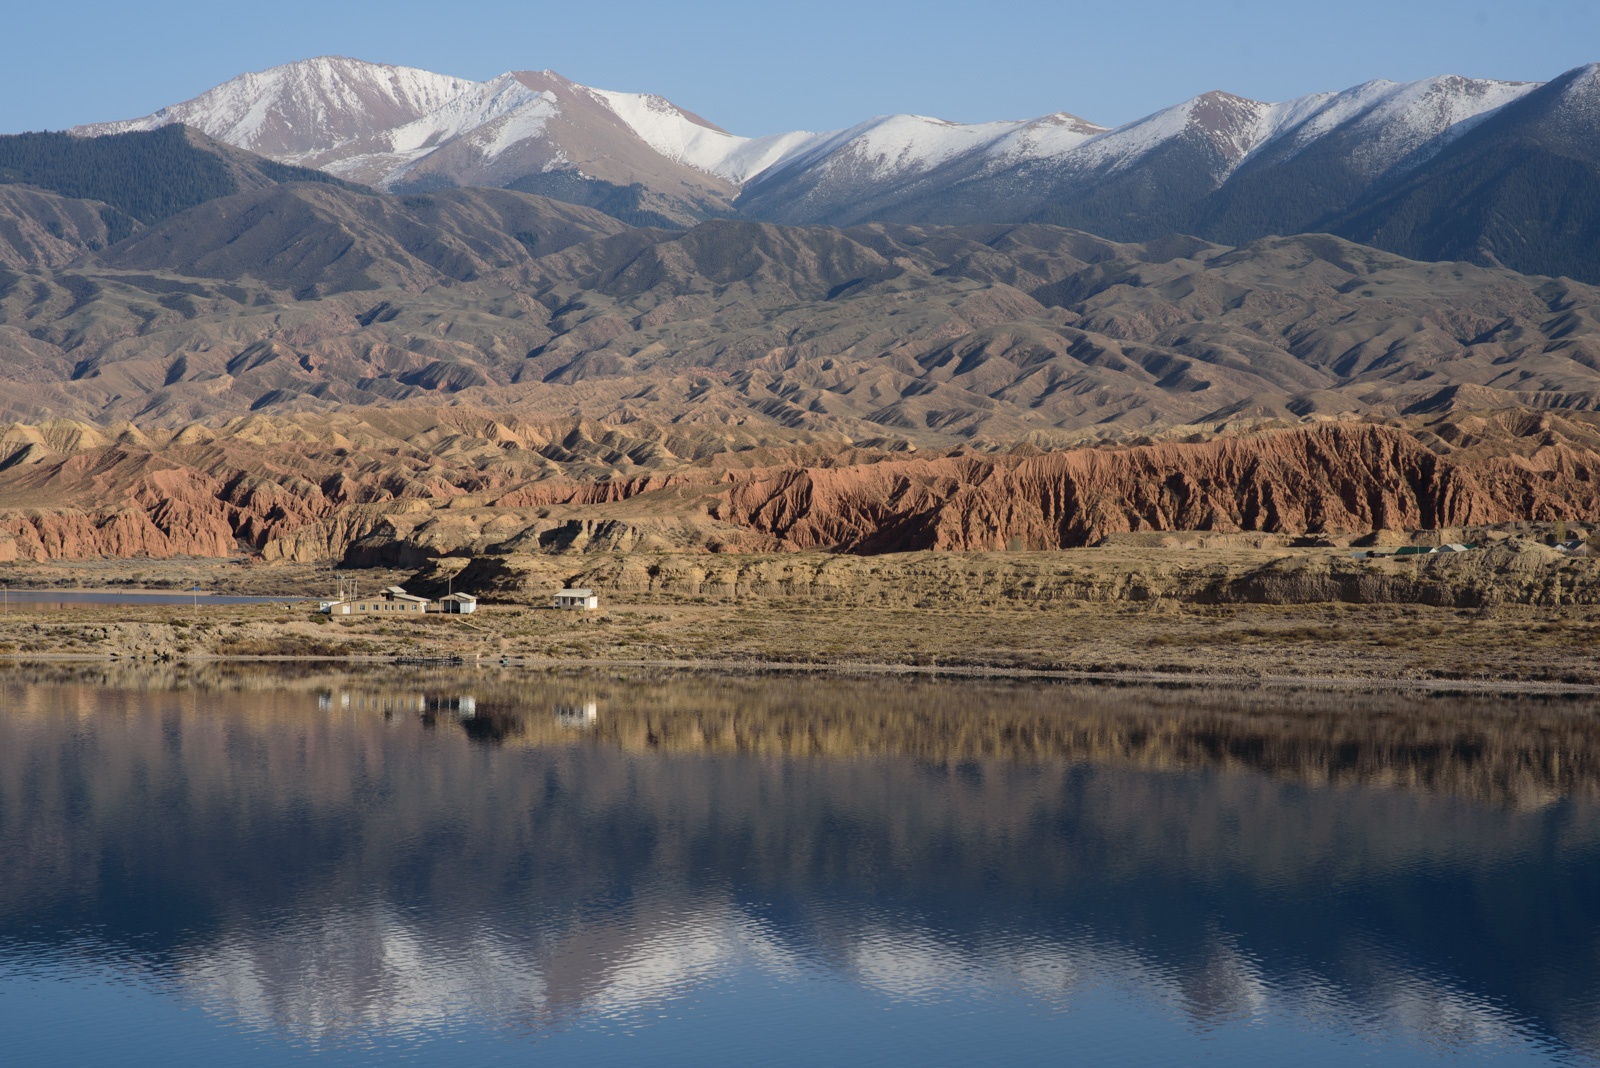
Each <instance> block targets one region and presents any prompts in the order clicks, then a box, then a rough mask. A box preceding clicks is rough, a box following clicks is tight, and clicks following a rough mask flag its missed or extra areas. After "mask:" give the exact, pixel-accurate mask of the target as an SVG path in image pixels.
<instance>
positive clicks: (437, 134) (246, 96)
mask: <svg viewBox="0 0 1600 1068" xmlns="http://www.w3.org/2000/svg"><path fill="white" fill-rule="evenodd" d="M176 123H181V124H183V125H186V126H189V127H191V128H193V129H195V130H197V131H199V132H201V133H203V134H205V135H207V136H209V137H211V138H214V139H216V140H218V141H221V142H223V143H226V144H228V145H232V146H234V147H237V148H241V149H245V150H247V151H250V152H252V153H257V154H259V155H262V156H265V157H267V158H269V159H271V160H274V161H277V162H280V163H283V164H289V165H294V166H301V167H309V168H316V169H319V170H322V171H325V172H327V173H329V174H331V175H335V176H337V177H339V178H342V179H346V180H349V181H352V182H357V183H363V184H367V185H372V186H375V187H379V188H382V189H387V190H391V191H396V192H407V191H410V192H432V191H437V190H439V189H443V188H450V187H475V186H488V187H499V188H506V189H512V190H518V191H522V192H530V193H537V194H541V195H545V196H549V197H552V198H554V199H558V200H563V201H568V202H572V203H576V204H579V205H583V206H587V207H593V208H597V209H599V210H601V211H603V212H605V213H607V214H609V215H612V216H613V217H616V218H618V219H620V220H622V221H625V222H628V223H631V224H635V225H655V226H669V227H686V226H691V225H693V224H695V223H697V222H700V221H704V220H706V219H712V218H719V217H738V218H746V219H752V220H760V221H769V222H780V223H788V224H798V225H805V224H818V223H822V224H830V225H855V224H861V223H871V222H882V223H907V224H917V225H962V224H972V223H1023V222H1045V223H1052V224H1057V225H1063V226H1069V227H1073V228H1077V229H1083V230H1088V231H1091V232H1093V233H1096V234H1098V235H1100V236H1103V237H1107V238H1110V239H1113V240H1118V241H1144V240H1149V239H1152V238H1155V237H1159V236H1161V235H1163V234H1166V233H1171V232H1181V233H1188V234H1193V235H1196V236H1199V237H1202V238H1205V239H1207V240H1212V241H1216V242H1220V243H1226V244H1243V243H1246V242H1248V241H1251V240H1255V239H1257V238H1260V237H1265V236H1271V235H1284V234H1294V233H1306V232H1328V233H1333V234H1336V235H1339V236H1342V237H1346V238H1348V239H1350V240H1354V241H1358V242H1361V243H1363V244H1370V245H1374V246H1376V247H1379V248H1383V249H1386V250H1389V251H1393V252H1398V253H1400V254H1402V255H1405V256H1408V257H1412V258H1416V259H1435V260H1438V259H1466V260H1471V261H1474V262H1478V263H1482V264H1485V265H1491V266H1508V267H1511V268H1513V269H1516V270H1519V271H1523V272H1529V273H1542V274H1555V275H1560V274H1566V275H1569V276H1571V277H1574V278H1579V279H1584V280H1590V281H1600V251H1597V248H1600V243H1597V242H1596V241H1595V240H1594V237H1595V234H1596V233H1597V232H1600V65H1591V66H1587V67H1581V68H1577V69H1575V70H1572V71H1568V72H1566V73H1565V74H1562V75H1561V76H1559V77H1557V78H1555V79H1553V80H1552V81H1550V82H1548V83H1542V84H1541V83H1533V82H1501V81H1489V80H1479V79H1470V78H1463V77H1456V76H1444V77H1437V78H1429V79H1425V80H1422V81H1418V82H1411V83H1403V84H1402V83H1394V82H1385V81H1374V82H1369V83H1366V84H1364V85H1360V86H1356V87H1355V88H1352V89H1348V90H1345V91H1343V92H1336V93H1319V94H1314V95H1311V96H1307V97H1302V98H1299V99H1296V100H1290V101H1286V102H1281V103H1261V102H1258V101H1253V100H1247V99H1244V98H1242V97H1238V96H1234V95H1231V94H1228V93H1224V92H1210V93H1206V94H1204V95H1202V96H1199V97H1196V98H1194V99H1192V100H1188V101H1184V102H1182V103H1179V104H1177V105H1174V106H1173V107H1170V108H1167V109H1164V110H1162V111H1160V112H1157V113H1156V114H1154V115H1150V116H1147V117H1146V118H1143V119H1140V120H1138V121H1135V122H1132V123H1128V124H1126V125H1123V126H1120V127H1117V128H1115V129H1107V128H1105V127H1102V126H1099V125H1096V124H1095V123H1093V122H1089V121H1087V120H1085V119H1081V118H1078V117H1076V116H1074V115H1070V114H1067V113H1065V112H1061V113H1055V114H1051V115H1046V116H1042V117H1039V118H1035V119H1030V120H1020V121H1005V122H992V123H980V124H971V125H964V124H959V123H952V122H946V121H942V120H939V119H933V118H927V117H924V116H917V115H894V116H887V117H879V118H874V119H870V120H868V121H865V122H862V123H859V124H857V125H855V126H853V127H850V128H848V129H844V130H835V131H824V132H811V131H794V132H788V133H780V134H775V135H769V136H764V137H756V138H749V137H741V136H736V135H733V134H731V133H729V132H727V131H725V130H723V129H722V128H720V127H718V126H716V125H715V124H714V123H712V122H710V121H708V120H706V119H704V118H701V117H700V116H698V115H695V114H694V113H692V112H690V111H687V110H685V109H683V108H680V107H678V106H676V105H674V104H672V103H671V102H669V101H667V100H665V99H663V98H661V97H659V96H651V95H644V94H635V93H620V92H613V91H608V90H601V89H592V88H589V87H586V86H582V85H578V84H577V83H574V82H571V81H569V80H567V79H565V78H563V77H561V76H560V75H558V74H556V73H554V72H552V71H537V72H529V71H521V72H512V73H507V74H503V75H501V76H499V77H497V78H493V79H490V80H489V81H486V82H473V81H468V80H464V79H460V78H453V77H448V76H445V75H438V74H432V73H430V72H427V71H421V70H416V69H413V68H406V67H394V66H387V65H382V64H373V63H366V62H362V61H359V60H354V59H346V58H341V57H323V58H319V59H312V60H305V61H302V62H298V63H291V64H288V65H285V66H282V67H277V68H273V69H271V70H268V71H263V72H260V73H254V74H247V75H243V76H241V77H239V78H236V79H234V80H233V81H230V82H227V83H225V84H223V85H220V86H217V87H216V88H214V89H211V90H209V91H207V92H205V93H203V94H201V95H200V96H198V97H195V98H194V99H192V100H189V101H186V102H184V103H180V104H175V105H173V106H170V107H167V108H163V109H162V110H160V111H158V112H156V113H155V114H153V115H149V116H145V117H144V118H140V119H133V120H127V121H121V122H109V123H99V124H94V125H90V126H84V127H80V128H78V129H77V130H75V131H73V132H75V133H77V134H79V135H83V136H93V135H102V134H108V133H126V132H130V131H147V130H153V129H157V128H160V127H162V126H165V125H171V124H176Z"/></svg>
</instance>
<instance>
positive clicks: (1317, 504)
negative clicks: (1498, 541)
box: [716, 424, 1600, 553]
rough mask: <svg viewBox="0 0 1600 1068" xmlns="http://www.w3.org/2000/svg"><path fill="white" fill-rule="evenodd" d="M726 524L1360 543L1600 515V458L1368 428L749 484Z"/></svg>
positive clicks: (851, 536) (835, 531)
mask: <svg viewBox="0 0 1600 1068" xmlns="http://www.w3.org/2000/svg"><path fill="white" fill-rule="evenodd" d="M723 498H724V500H725V502H726V503H725V505H724V506H723V507H721V508H720V509H719V510H718V511H717V513H716V514H717V516H718V518H720V519H722V520H724V521H725V522H729V523H734V524H737V525H741V526H749V527H752V528H754V529H756V530H759V531H762V532H764V533H770V534H772V535H774V536H775V537H777V538H779V539H781V540H782V541H783V542H784V543H785V544H786V545H789V546H792V547H794V548H797V549H816V548H825V549H842V550H845V551H850V552H866V553H871V552H886V551H904V550H908V549H967V550H971V549H988V550H995V549H1006V548H1027V549H1058V548H1069V547H1073V546H1082V545H1092V544H1094V543H1095V542H1097V541H1099V540H1101V539H1103V538H1105V537H1106V536H1107V535H1110V534H1115V533H1122V532H1127V531H1139V530H1214V531H1224V532H1233V531H1246V530H1259V531H1268V532H1279V533H1359V532H1366V531H1372V530H1381V529H1385V528H1398V529H1412V530H1414V529H1419V528H1430V529H1436V528H1439V527H1450V526H1462V525H1466V524H1476V523H1503V522H1508V521H1512V520H1517V519H1556V518H1563V517H1567V516H1577V515H1585V516H1587V515H1592V514H1594V513H1595V512H1596V511H1600V453H1596V452H1594V451H1591V450H1587V449H1583V450H1580V449H1573V448H1570V447H1567V446H1552V447H1550V448H1548V449H1544V450H1541V451H1539V452H1537V453H1536V454H1535V455H1534V456H1533V457H1530V458H1507V457H1495V458H1490V459H1485V460H1480V461H1477V462H1476V463H1474V464H1472V465H1471V466H1462V465H1459V464H1457V463H1455V462H1452V461H1451V460H1450V459H1448V458H1446V457H1443V456H1440V455H1438V454H1436V453H1434V452H1432V451H1430V450H1429V449H1427V448H1425V447H1424V446H1423V445H1422V444H1421V443H1420V442H1419V441H1418V439H1417V438H1416V437H1415V436H1413V435H1411V434H1408V433H1406V432H1404V431H1400V430H1396V429H1392V428H1388V427H1381V426H1372V425H1365V424H1336V425H1330V426H1322V427H1317V428H1314V429H1306V430H1293V431H1282V432H1277V433H1267V434H1257V435H1251V436H1248V437H1239V438H1232V439H1223V440H1218V441H1212V442H1207V443H1203V444H1194V445H1180V444H1159V445H1150V446H1145V447H1141V448H1123V449H1077V450H1072V451H1069V452H1060V453H1050V454H1045V455H1038V456H1028V457H1020V458H1019V457H1016V456H1004V457H987V456H962V457H947V458H942V459H937V460H903V461H886V462H883V463H877V464H871V465H862V466H852V467H844V468H783V469H777V470H768V471H757V472H752V473H751V474H750V475H749V476H748V477H746V478H744V479H742V480H739V481H735V482H733V483H732V484H730V485H729V486H728V488H727V489H726V490H725V492H724V493H723Z"/></svg>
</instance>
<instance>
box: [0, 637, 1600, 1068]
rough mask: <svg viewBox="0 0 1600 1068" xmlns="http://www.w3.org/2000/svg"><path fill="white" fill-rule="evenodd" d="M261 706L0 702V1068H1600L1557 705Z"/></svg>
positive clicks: (1578, 784) (220, 698)
mask: <svg viewBox="0 0 1600 1068" xmlns="http://www.w3.org/2000/svg"><path fill="white" fill-rule="evenodd" d="M63 670H64V669H63ZM219 670H220V669H219ZM257 670H258V671H259V672H261V673H257V674H249V673H244V674H236V675H229V674H227V672H225V671H224V672H222V673H221V674H219V675H216V676H214V677H210V676H207V677H182V676H181V675H174V676H162V677H153V678H136V677H131V676H110V675H107V676H105V677H99V678H82V677H73V676H71V675H69V674H60V673H57V674H50V673H45V672H39V673H32V674H30V673H28V672H15V673H12V674H11V675H10V676H9V677H8V676H0V696H3V697H4V700H5V704H4V709H3V711H0V1035H3V1043H4V1049H5V1051H6V1053H5V1057H6V1060H7V1062H8V1063H18V1064H88V1063H117V1064H122V1065H145V1064H150V1065H158V1064H160V1065H168V1064H202V1063H204V1064H216V1063H224V1064H229V1065H231V1066H248V1065H257V1064H260V1065H267V1064H283V1063H309V1064H327V1065H345V1064H350V1065H358V1064H359V1065H365V1064H376V1063H384V1064H393V1063H402V1064H404V1063H417V1064H442V1065H456V1064H460V1065H469V1064H470V1065H484V1064H501V1063H506V1064H511V1063H515V1064H528V1063H539V1064H567V1063H582V1064H586V1065H587V1064H601V1065H605V1064H640V1063H648V1064H662V1065H678V1064H683V1065H691V1064H692V1065H708V1064H711V1065H715V1064H745V1063H751V1062H759V1063H763V1064H779V1065H783V1064H807V1065H811V1064H818V1063H849V1064H930V1065H942V1064H951V1065H955V1064H973V1063H1011V1064H1060V1063H1084V1064H1156V1063H1163V1064H1164V1063H1197V1062H1212V1063H1219V1064H1257V1063H1259V1064H1267V1063H1273V1064H1280V1063H1294V1064H1309V1065H1315V1064H1328V1065H1334V1064H1338V1065H1344V1064H1351V1063H1363V1064H1375V1065H1390V1064H1394V1065H1399V1064H1429V1063H1438V1062H1443V1061H1451V1062H1456V1061H1465V1062H1470V1063H1477V1062H1484V1063H1488V1062H1492V1063H1495V1064H1504V1065H1515V1064H1549V1063H1565V1064H1588V1063H1595V1061H1596V1059H1597V1058H1596V1053H1597V1049H1600V821H1597V820H1596V818H1595V817H1596V815H1597V807H1596V805H1595V804H1594V802H1593V800H1592V798H1593V796H1595V793H1594V791H1592V790H1591V789H1590V785H1591V784H1590V779H1589V778H1588V777H1586V776H1588V774H1589V773H1588V772H1587V771H1585V770H1584V769H1586V768H1588V767H1590V766H1592V765H1596V764H1597V763H1600V762H1597V761H1596V759H1595V757H1596V755H1597V754H1595V753H1591V752H1588V746H1589V744H1590V743H1589V732H1590V730H1591V729H1592V728H1591V727H1590V726H1589V724H1590V723H1591V722H1592V720H1593V716H1592V710H1591V709H1589V708H1587V707H1573V706H1570V705H1561V704H1549V703H1546V704H1537V703H1535V704H1532V705H1530V704H1528V703H1527V702H1523V703H1521V704H1517V703H1515V702H1504V701H1503V702H1499V703H1497V702H1495V701H1486V700H1478V701H1477V702H1476V703H1470V702H1464V701H1463V699H1460V698H1452V697H1448V696H1445V697H1430V698H1421V697H1416V698H1405V699H1397V698H1393V697H1372V696H1367V697H1356V698H1352V697H1350V696H1349V695H1342V696H1340V697H1338V698H1337V699H1336V700H1333V701H1329V700H1326V699H1319V698H1316V697H1312V696H1306V695H1303V694H1287V695H1277V696H1271V697H1270V698H1268V699H1265V703H1263V700H1264V699H1262V698H1260V697H1259V696H1257V697H1254V698H1244V697H1239V698H1227V699H1222V698H1219V697H1218V696H1217V695H1215V694H1203V693H1185V692H1181V691H1171V690H1166V691H1160V692H1145V691H1138V690H1092V689H1082V688H1065V687H1050V686H1036V687H1029V686H1005V687H1000V688H997V687H995V686H992V685H986V686H979V685H977V684H972V683H907V682H904V681H900V680H867V681H853V682H852V681H843V680H833V681H829V680H814V681H799V680H794V679H787V680H779V681H762V680H728V679H723V680H715V679H712V680H707V679H695V678H692V677H681V676H680V677H670V678H642V679H628V678H617V677H584V676H574V677H566V678H550V677H543V676H527V677H523V676H519V675H517V674H516V673H508V674H505V675H496V676H493V677H489V676H486V675H461V676H438V675H416V676H397V675H395V674H393V673H392V672H389V673H386V674H383V675H373V676H348V675H341V676H327V677H321V676H319V675H317V674H315V673H309V672H304V671H302V672H301V673H299V674H297V675H295V676H294V677H287V676H285V677H277V676H273V675H270V674H266V673H265V669H257ZM1219 700H1220V701H1223V702H1224V703H1223V704H1221V705H1219ZM1227 701H1233V702H1234V703H1233V704H1231V705H1230V704H1228V703H1227ZM1397 725H1398V726H1397ZM1563 761H1565V763H1564V764H1563V763H1562V762H1563ZM1574 767H1576V769H1577V770H1574ZM1563 769H1565V770H1563Z"/></svg>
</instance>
